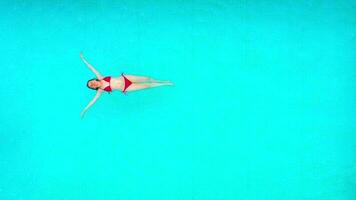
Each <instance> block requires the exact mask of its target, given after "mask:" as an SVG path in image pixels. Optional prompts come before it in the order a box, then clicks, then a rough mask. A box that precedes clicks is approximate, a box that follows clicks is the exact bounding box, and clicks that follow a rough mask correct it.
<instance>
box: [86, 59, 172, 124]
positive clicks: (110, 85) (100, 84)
mask: <svg viewBox="0 0 356 200" xmlns="http://www.w3.org/2000/svg"><path fill="white" fill-rule="evenodd" d="M80 58H81V59H82V60H83V62H84V63H85V64H86V65H87V66H88V68H89V69H90V70H91V71H92V72H93V73H94V74H95V76H96V78H93V79H90V80H89V81H88V82H87V86H88V88H90V89H93V90H96V95H95V96H94V98H93V99H92V100H91V101H90V102H89V103H88V105H87V106H86V107H85V108H84V110H83V111H82V112H81V114H80V115H81V117H84V114H85V112H86V111H87V110H88V109H89V108H90V107H91V106H92V105H93V104H94V103H95V102H96V100H98V98H99V97H100V95H101V94H102V93H103V92H104V91H106V92H112V91H114V90H120V91H122V92H123V93H126V92H131V91H135V90H142V89H146V88H153V87H158V86H164V85H172V83H171V82H170V81H157V80H154V79H151V78H149V77H144V76H134V75H124V74H121V76H119V77H111V76H106V77H104V76H102V75H101V74H100V73H99V72H98V71H97V70H96V69H95V68H94V67H93V66H92V65H91V64H89V63H88V61H86V60H85V58H84V56H83V54H82V53H80Z"/></svg>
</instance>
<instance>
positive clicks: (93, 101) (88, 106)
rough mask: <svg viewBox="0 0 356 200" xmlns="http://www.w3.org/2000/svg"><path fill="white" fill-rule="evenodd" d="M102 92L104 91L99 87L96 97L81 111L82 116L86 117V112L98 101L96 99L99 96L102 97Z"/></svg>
mask: <svg viewBox="0 0 356 200" xmlns="http://www.w3.org/2000/svg"><path fill="white" fill-rule="evenodd" d="M101 93H102V90H101V89H98V90H97V92H96V95H95V96H94V98H93V99H92V100H91V101H90V102H89V103H88V105H87V106H86V107H85V108H84V110H83V111H82V112H81V113H80V116H81V118H83V117H84V114H85V112H86V111H87V110H88V109H89V108H90V106H92V105H93V104H94V103H95V102H96V100H98V98H99V97H100V95H101Z"/></svg>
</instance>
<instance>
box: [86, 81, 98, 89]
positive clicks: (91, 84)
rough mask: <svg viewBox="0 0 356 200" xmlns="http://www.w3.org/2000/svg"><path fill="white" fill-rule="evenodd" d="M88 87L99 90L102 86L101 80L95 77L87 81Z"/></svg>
mask: <svg viewBox="0 0 356 200" xmlns="http://www.w3.org/2000/svg"><path fill="white" fill-rule="evenodd" d="M87 87H88V88H90V89H92V90H98V89H99V88H100V80H99V79H96V78H93V79H90V80H89V81H88V82H87Z"/></svg>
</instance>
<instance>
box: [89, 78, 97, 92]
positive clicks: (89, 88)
mask: <svg viewBox="0 0 356 200" xmlns="http://www.w3.org/2000/svg"><path fill="white" fill-rule="evenodd" d="M93 80H96V81H99V79H97V78H92V79H90V80H89V81H88V82H87V87H88V88H89V89H92V90H98V89H99V87H97V88H91V87H89V82H90V81H93Z"/></svg>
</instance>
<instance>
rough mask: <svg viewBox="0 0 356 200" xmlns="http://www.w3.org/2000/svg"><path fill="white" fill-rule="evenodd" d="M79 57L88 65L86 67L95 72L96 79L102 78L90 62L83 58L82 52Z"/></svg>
mask: <svg viewBox="0 0 356 200" xmlns="http://www.w3.org/2000/svg"><path fill="white" fill-rule="evenodd" d="M80 58H81V59H82V61H83V62H84V63H85V64H86V65H87V66H88V68H89V69H90V70H91V71H92V72H93V73H94V74H95V76H96V77H97V78H98V79H102V78H103V77H102V76H101V74H100V73H99V72H98V71H97V70H96V69H95V68H94V67H93V66H92V65H91V64H90V63H88V61H87V60H85V58H84V56H83V53H82V52H80Z"/></svg>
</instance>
